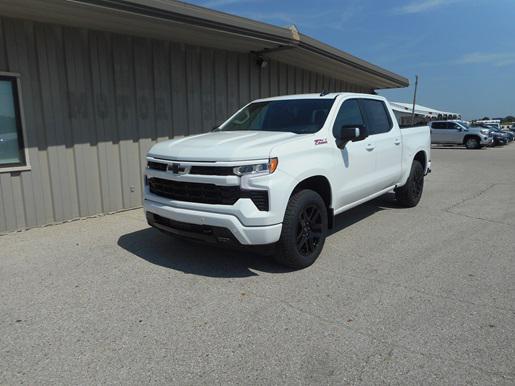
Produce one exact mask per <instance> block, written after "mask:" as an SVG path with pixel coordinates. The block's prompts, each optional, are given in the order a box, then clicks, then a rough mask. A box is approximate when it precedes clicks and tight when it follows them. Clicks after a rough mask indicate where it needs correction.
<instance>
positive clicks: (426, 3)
mask: <svg viewBox="0 0 515 386" xmlns="http://www.w3.org/2000/svg"><path fill="white" fill-rule="evenodd" d="M456 1H457V0H418V1H412V2H411V3H408V4H406V5H403V6H401V7H398V8H396V9H395V10H394V13H397V14H400V15H407V14H412V13H421V12H426V11H431V10H433V9H435V8H438V7H441V6H445V5H449V4H451V3H455V2H456Z"/></svg>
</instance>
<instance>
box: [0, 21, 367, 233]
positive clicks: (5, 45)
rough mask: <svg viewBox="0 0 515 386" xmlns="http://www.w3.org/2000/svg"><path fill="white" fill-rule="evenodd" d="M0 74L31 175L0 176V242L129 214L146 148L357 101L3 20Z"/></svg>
mask: <svg viewBox="0 0 515 386" xmlns="http://www.w3.org/2000/svg"><path fill="white" fill-rule="evenodd" d="M0 71H7V72H16V73H20V74H21V84H22V96H23V97H22V98H23V100H22V105H23V109H24V116H25V123H26V134H27V138H25V142H26V144H27V146H28V149H29V159H30V163H31V165H32V170H30V171H27V172H19V173H2V172H1V171H0V233H3V232H8V231H12V230H17V229H24V228H29V227H34V226H37V225H44V224H49V223H54V222H60V221H64V220H70V219H74V218H79V217H86V216H90V215H95V214H99V213H106V212H113V211H117V210H120V209H124V208H133V207H138V206H140V205H141V200H142V194H141V192H142V170H143V167H144V157H145V153H146V152H147V150H148V149H149V148H150V146H152V144H154V143H155V142H156V141H161V140H165V139H168V138H172V137H174V136H183V135H188V134H194V133H200V132H202V131H207V130H209V129H210V128H212V127H213V126H215V125H216V124H217V123H221V122H222V121H223V120H224V118H225V117H227V116H228V114H229V113H232V112H234V111H235V110H236V109H237V108H238V107H239V106H241V105H242V104H244V103H246V102H248V101H249V100H251V99H255V98H258V97H264V96H272V95H281V94H293V93H301V92H311V91H314V92H318V91H321V90H323V89H325V90H329V91H337V90H338V91H341V90H347V91H367V90H363V89H360V88H359V87H358V86H352V85H349V84H345V83H344V82H342V81H339V80H335V79H329V78H327V77H324V76H322V75H320V74H316V73H313V72H309V71H305V70H302V69H300V68H296V67H293V66H291V65H287V64H283V63H277V62H271V63H270V64H269V65H268V66H267V67H266V68H264V69H261V68H260V67H258V66H257V65H256V63H255V60H254V59H253V58H252V56H251V55H246V54H241V53H235V52H227V51H219V50H211V49H208V48H200V47H192V46H188V45H184V44H179V43H174V42H166V41H158V40H152V39H147V38H139V37H131V36H122V35H116V34H112V33H107V32H97V31H90V30H83V29H77V28H70V27H63V26H58V25H49V24H42V23H36V22H32V21H24V20H15V19H10V18H3V17H0Z"/></svg>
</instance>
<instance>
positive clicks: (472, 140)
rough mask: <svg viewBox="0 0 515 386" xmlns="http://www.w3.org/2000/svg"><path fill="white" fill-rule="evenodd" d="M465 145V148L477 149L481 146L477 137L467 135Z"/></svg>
mask: <svg viewBox="0 0 515 386" xmlns="http://www.w3.org/2000/svg"><path fill="white" fill-rule="evenodd" d="M465 147H466V148H467V149H479V148H480V147H481V144H480V142H479V139H477V137H468V138H467V139H466V140H465Z"/></svg>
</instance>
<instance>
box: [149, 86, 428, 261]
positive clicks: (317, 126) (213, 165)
mask: <svg viewBox="0 0 515 386" xmlns="http://www.w3.org/2000/svg"><path fill="white" fill-rule="evenodd" d="M430 143H431V139H430V131H429V128H428V127H427V126H424V127H412V128H405V129H402V130H401V129H400V128H399V125H398V123H397V120H396V119H395V115H394V114H393V112H392V109H391V107H390V105H389V103H388V102H387V101H386V99H385V98H383V97H380V96H377V95H369V94H355V93H332V94H325V93H322V94H305V95H291V96H282V97H274V98H267V99H260V100H256V101H254V102H251V103H249V104H248V105H246V106H245V107H243V108H242V109H241V110H239V111H238V112H236V113H235V114H234V115H233V116H231V117H230V118H229V119H228V120H227V121H226V122H225V123H223V124H222V125H220V126H219V127H217V128H216V129H214V130H213V131H212V132H210V133H206V134H200V135H194V136H190V137H185V138H180V139H174V140H170V141H165V142H162V143H158V144H156V145H155V146H153V147H152V148H151V149H150V151H149V153H148V156H147V168H146V170H145V197H144V208H145V213H146V217H147V221H148V223H149V224H150V225H151V226H153V227H156V228H158V229H160V230H162V231H165V232H167V233H172V234H176V235H179V236H184V237H187V238H193V239H199V240H203V241H207V242H213V243H220V244H235V245H273V249H274V251H275V253H274V254H275V257H276V259H277V261H278V262H280V263H282V264H285V265H289V266H292V267H296V268H302V267H307V266H309V265H311V264H312V263H313V262H314V261H315V260H316V259H317V257H318V256H319V254H320V252H321V251H322V248H323V246H324V241H325V238H326V235H327V232H328V229H330V228H331V227H332V225H333V218H334V216H335V215H337V214H339V213H342V212H344V211H346V210H348V209H350V208H352V207H355V206H356V205H359V204H361V203H364V202H366V201H368V200H371V199H373V198H375V197H377V196H380V195H382V194H384V193H387V192H388V191H391V190H395V195H396V198H397V201H398V203H399V204H400V205H402V206H406V207H413V206H415V205H417V204H418V202H419V200H420V197H421V195H422V190H423V186H424V176H425V175H426V174H427V173H428V172H429V171H430V170H431V157H430V146H431V145H430Z"/></svg>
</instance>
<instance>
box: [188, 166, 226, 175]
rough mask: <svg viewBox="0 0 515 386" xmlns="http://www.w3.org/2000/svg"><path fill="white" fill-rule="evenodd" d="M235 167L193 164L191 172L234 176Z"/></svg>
mask: <svg viewBox="0 0 515 386" xmlns="http://www.w3.org/2000/svg"><path fill="white" fill-rule="evenodd" d="M233 169H234V168H233V167H230V166H192V167H191V170H190V174H201V175H205V176H234V171H233Z"/></svg>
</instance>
